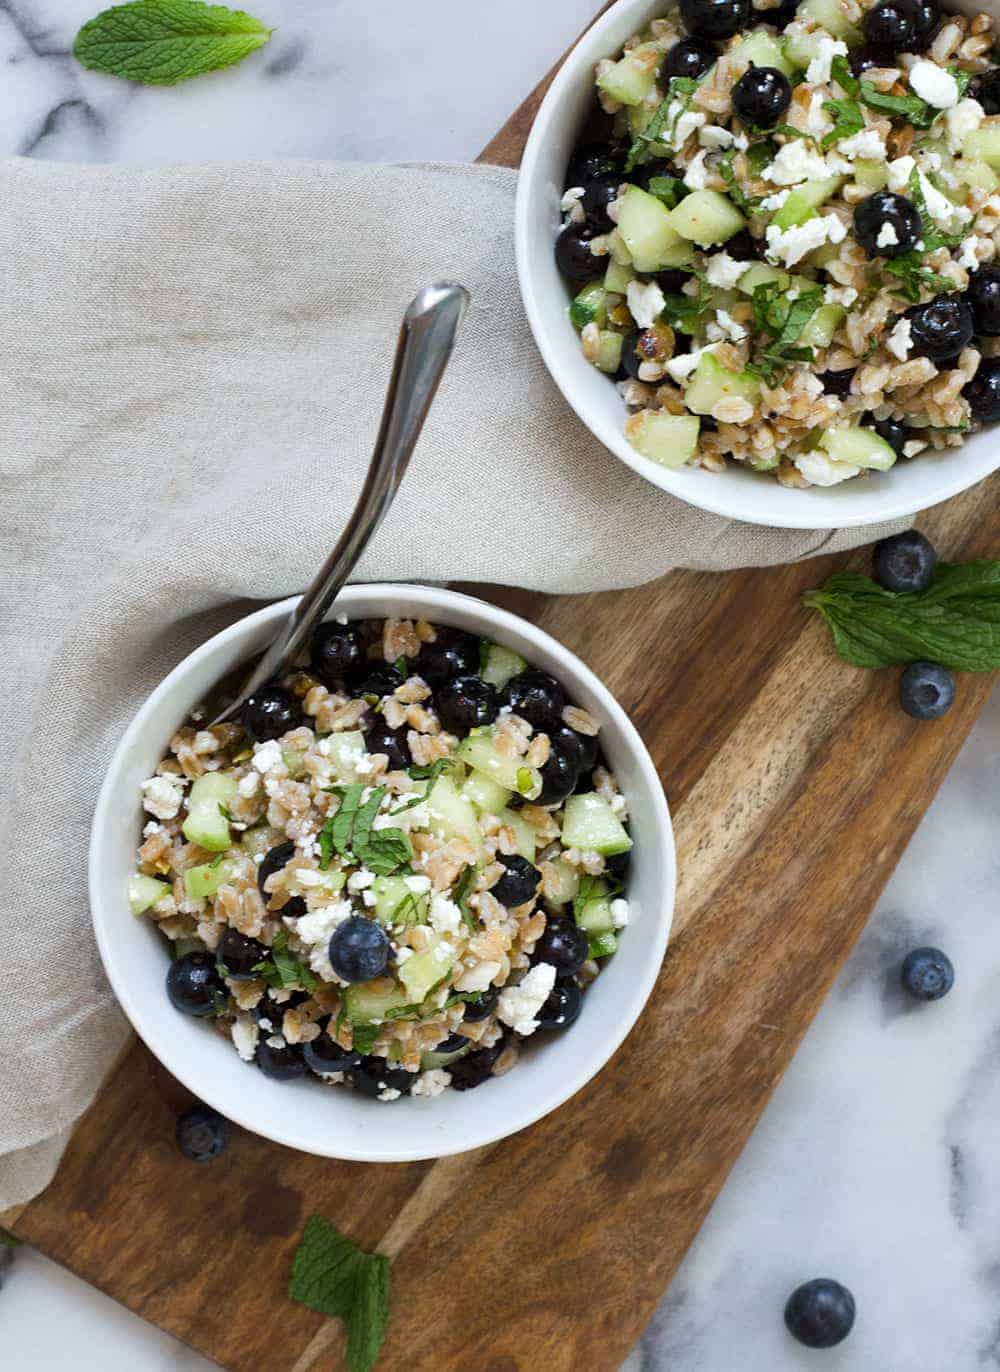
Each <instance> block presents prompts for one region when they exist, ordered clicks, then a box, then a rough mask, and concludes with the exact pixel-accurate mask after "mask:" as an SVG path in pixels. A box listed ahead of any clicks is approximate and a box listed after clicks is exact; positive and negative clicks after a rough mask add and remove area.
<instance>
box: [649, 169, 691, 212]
mask: <svg viewBox="0 0 1000 1372" xmlns="http://www.w3.org/2000/svg"><path fill="white" fill-rule="evenodd" d="M648 189H649V193H650V195H655V196H656V198H657V200H662V201H663V203H664V205H666V207H667V209H668V210H672V209H673V208H674V206H675V205H679V204H680V203H681V201H682V200H683V199H684V197H685V195H687V188H686V186H685V185H684V182H683V181H681V180H679V178H678V177H676V176H651V177H650V178H649V187H648Z"/></svg>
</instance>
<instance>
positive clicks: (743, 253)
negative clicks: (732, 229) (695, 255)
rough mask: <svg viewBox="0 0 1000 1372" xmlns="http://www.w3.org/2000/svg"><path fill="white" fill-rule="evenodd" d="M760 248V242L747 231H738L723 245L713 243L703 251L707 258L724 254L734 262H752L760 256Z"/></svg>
mask: <svg viewBox="0 0 1000 1372" xmlns="http://www.w3.org/2000/svg"><path fill="white" fill-rule="evenodd" d="M761 246H762V244H761V242H760V240H759V239H757V238H754V236H753V234H752V233H751V232H750V230H749V229H740V231H739V233H734V234H733V236H732V238H727V239H726V241H725V243H715V244H713V245H712V246H711V247H708V248H705V249H704V251H705V252H706V253H708V255H709V256H711V255H712V254H713V253H717V252H726V253H728V254H729V256H730V257H731V258H732V259H733V260H734V261H735V262H753V261H755V260H756V259H757V258H758V257H759V256H760V250H761Z"/></svg>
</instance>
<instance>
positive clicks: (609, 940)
mask: <svg viewBox="0 0 1000 1372" xmlns="http://www.w3.org/2000/svg"><path fill="white" fill-rule="evenodd" d="M617 950H618V939H617V938H616V937H615V935H614V934H612V933H611V932H610V931H609V932H608V933H606V934H596V935H595V936H594V937H593V938H592V939H590V940H589V942H588V945H587V952H588V953H589V954H590V956H591V957H592V958H607V957H610V956H611V954H612V953H614V952H617Z"/></svg>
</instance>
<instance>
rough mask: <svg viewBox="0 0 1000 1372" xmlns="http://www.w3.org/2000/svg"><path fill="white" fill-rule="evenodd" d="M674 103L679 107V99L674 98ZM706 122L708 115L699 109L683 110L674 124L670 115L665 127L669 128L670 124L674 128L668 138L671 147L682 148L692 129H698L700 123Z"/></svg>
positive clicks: (672, 106) (692, 131)
mask: <svg viewBox="0 0 1000 1372" xmlns="http://www.w3.org/2000/svg"><path fill="white" fill-rule="evenodd" d="M674 105H676V106H677V108H678V109H680V101H678V100H675V101H674ZM674 105H671V106H670V108H671V110H672V109H673V108H674ZM707 122H708V116H707V115H704V114H702V112H701V111H700V110H685V111H684V113H683V114H682V115H681V116H680V118H679V119H678V120H677V123H676V124H673V116H671V118H670V119H668V121H667V127H668V128H670V127H671V126H672V127H673V130H674V131H673V135H672V136H671V140H670V144H671V147H673V148H675V149H678V150H679V149H680V148H682V147H683V146H684V144H685V143H686V142H687V140H688V139H689V138H690V137H691V135H692V134H693V133H694V131H695V130H696V129H700V128H701V126H702V124H705V123H707Z"/></svg>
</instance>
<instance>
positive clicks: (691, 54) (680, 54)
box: [660, 38, 716, 81]
mask: <svg viewBox="0 0 1000 1372" xmlns="http://www.w3.org/2000/svg"><path fill="white" fill-rule="evenodd" d="M715 58H716V52H715V48H713V47H712V44H711V43H701V42H699V41H698V39H697V38H682V39H681V41H680V42H679V43H675V44H674V46H673V47H672V48H671V49H670V51H669V52H668V53H667V55H666V57H665V58H664V59H663V62H662V64H661V66H660V80H661V81H669V80H670V78H671V77H672V76H685V77H697V76H701V74H702V72H706V71H708V69H709V67H710V66H712V65H713V63H714V62H715Z"/></svg>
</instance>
